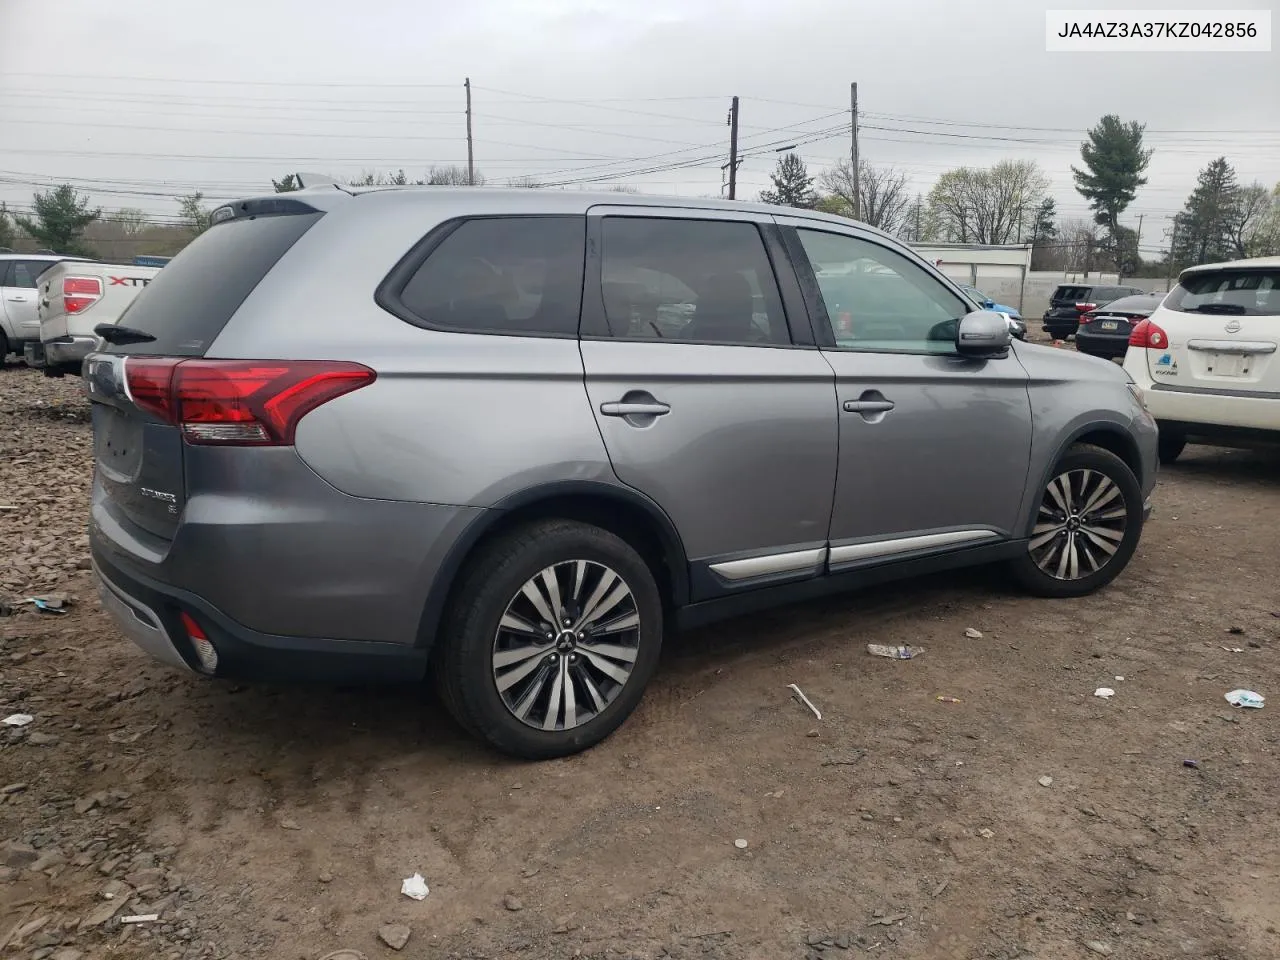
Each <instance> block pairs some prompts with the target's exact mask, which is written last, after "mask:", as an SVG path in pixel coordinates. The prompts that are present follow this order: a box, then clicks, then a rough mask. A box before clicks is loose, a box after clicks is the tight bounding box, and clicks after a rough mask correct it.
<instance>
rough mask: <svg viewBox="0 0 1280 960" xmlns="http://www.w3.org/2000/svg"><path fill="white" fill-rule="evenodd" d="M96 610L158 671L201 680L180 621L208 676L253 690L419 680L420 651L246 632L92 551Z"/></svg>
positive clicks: (189, 597)
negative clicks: (200, 641)
mask: <svg viewBox="0 0 1280 960" xmlns="http://www.w3.org/2000/svg"><path fill="white" fill-rule="evenodd" d="M92 553H93V567H94V572H95V573H96V574H97V577H98V585H99V593H100V595H101V597H102V605H103V606H104V607H105V608H106V610H107V612H108V613H109V614H110V615H111V617H112V619H113V620H114V621H115V622H116V625H117V626H118V627H119V628H120V630H121V632H122V633H124V635H125V636H126V637H128V639H130V640H131V641H133V643H134V644H136V645H137V646H138V647H140V648H141V649H142V650H143V651H145V652H146V653H148V654H150V655H151V656H152V657H154V658H155V659H157V660H159V661H161V662H162V663H167V664H169V665H170V666H174V667H179V668H182V669H186V670H190V671H192V672H199V673H207V671H205V670H203V669H201V667H200V661H199V659H198V658H197V656H196V652H195V648H194V646H193V645H192V643H191V641H190V640H189V639H188V638H187V635H186V630H185V629H184V628H183V626H182V621H181V616H182V614H183V613H186V614H187V615H188V616H190V617H191V618H192V619H193V620H195V622H196V623H197V624H199V626H200V628H201V629H202V630H203V631H204V633H205V636H206V637H207V638H208V640H209V642H210V643H212V644H213V647H214V649H215V650H216V651H217V655H218V661H217V667H216V669H215V670H214V671H213V674H212V675H213V676H217V677H226V678H231V679H239V680H249V681H257V682H264V681H265V682H283V683H289V682H317V683H343V684H352V683H400V682H415V681H418V680H421V679H422V677H423V676H424V675H425V673H426V666H427V651H426V650H425V649H423V648H418V647H411V646H407V645H405V644H399V643H380V642H373V641H360V640H331V639H325V638H321V637H282V636H274V635H271V634H265V633H259V632H257V631H254V630H250V629H249V628H248V627H245V626H244V625H243V624H239V623H236V622H235V621H233V620H231V619H230V618H229V617H226V616H224V615H223V614H222V613H221V612H219V611H218V610H216V609H215V608H214V607H212V606H211V605H210V604H208V603H207V602H205V601H204V600H203V599H201V598H200V597H198V596H196V595H195V594H192V593H188V592H187V591H184V590H178V589H176V588H174V587H171V586H167V585H164V584H160V583H157V582H155V581H153V580H150V579H149V578H146V577H141V576H139V575H137V574H134V573H126V572H125V571H124V570H122V569H121V568H120V567H118V566H116V565H114V564H112V563H111V561H110V559H109V558H107V557H106V556H105V555H104V554H103V552H102V551H101V550H100V549H99V548H98V547H97V546H96V545H94V546H93V547H92Z"/></svg>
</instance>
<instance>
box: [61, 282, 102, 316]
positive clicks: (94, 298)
mask: <svg viewBox="0 0 1280 960" xmlns="http://www.w3.org/2000/svg"><path fill="white" fill-rule="evenodd" d="M101 299H102V280H101V279H100V278H99V277H63V278H62V308H63V309H64V310H65V311H66V312H67V313H80V312H82V311H84V310H87V309H88V308H89V307H91V306H93V305H94V304H95V303H97V302H98V301H99V300H101Z"/></svg>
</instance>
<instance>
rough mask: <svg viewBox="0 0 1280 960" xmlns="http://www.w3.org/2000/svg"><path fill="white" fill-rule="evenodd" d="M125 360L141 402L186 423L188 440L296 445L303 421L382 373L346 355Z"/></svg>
mask: <svg viewBox="0 0 1280 960" xmlns="http://www.w3.org/2000/svg"><path fill="white" fill-rule="evenodd" d="M124 367H125V379H126V382H127V383H128V386H129V395H130V397H132V399H133V402H134V403H135V404H136V405H137V406H138V407H140V408H142V409H144V410H147V411H148V412H150V413H153V414H155V415H156V416H157V417H159V418H160V419H162V420H165V421H167V422H168V423H172V424H175V425H177V426H180V427H181V428H182V434H183V436H184V437H185V438H186V440H187V442H188V443H197V444H214V445H231V446H290V445H292V444H293V437H294V431H295V430H297V427H298V421H300V420H301V419H302V418H303V417H305V416H306V415H307V414H308V413H310V412H311V411H312V410H314V409H315V408H316V407H318V406H320V405H321V404H324V403H328V402H329V401H330V400H333V399H334V398H336V397H340V396H342V395H343V394H344V393H350V392H351V391H352V390H358V389H360V388H361V387H363V386H367V385H368V384H370V383H372V382H373V381H374V379H375V378H376V376H377V374H375V373H374V372H373V371H372V370H370V369H369V368H368V367H366V366H363V365H361V364H358V363H350V362H347V361H342V360H332V361H331V360H178V359H174V358H172V357H156V358H152V357H129V358H128V360H126V361H125V365H124Z"/></svg>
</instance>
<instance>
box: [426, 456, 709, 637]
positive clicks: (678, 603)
mask: <svg viewBox="0 0 1280 960" xmlns="http://www.w3.org/2000/svg"><path fill="white" fill-rule="evenodd" d="M552 517H555V518H559V519H565V520H578V521H580V522H582V523H590V524H592V525H594V526H598V527H601V528H602V529H605V530H608V531H609V532H611V533H613V534H615V535H617V536H618V537H621V538H622V539H623V540H625V541H626V542H627V543H628V544H630V545H631V547H632V548H634V549H635V550H636V551H637V552H638V553H639V554H640V555H641V557H643V558H644V561H645V563H647V564H648V565H649V569H650V570H651V571H653V575H654V578H655V579H656V580H657V581H658V589H659V592H660V593H661V595H662V600H663V604H664V606H666V607H667V608H668V613H670V612H671V611H673V610H675V609H677V608H679V607H682V606H685V605H686V604H688V602H689V562H688V558H687V556H686V554H685V550H684V545H683V543H682V542H681V540H680V535H679V532H678V531H677V530H676V527H675V524H674V523H672V522H671V518H670V517H668V516H667V514H666V512H665V511H663V509H662V508H661V507H660V506H658V504H656V503H654V502H653V501H652V500H651V499H649V498H648V497H646V496H644V495H643V494H641V493H640V492H638V491H636V490H632V489H631V488H630V487H622V486H617V485H614V484H610V483H605V482H601V481H595V480H566V481H557V482H552V483H545V484H539V485H538V486H535V487H531V488H529V489H526V490H522V491H520V492H519V493H515V494H511V495H510V496H508V497H505V498H504V499H503V500H501V501H499V502H498V503H496V504H494V505H493V507H492V508H490V509H488V510H485V511H484V512H483V513H482V514H481V515H480V516H479V517H477V518H476V519H475V520H474V521H472V522H471V524H470V525H469V526H467V527H466V528H465V529H464V530H463V532H462V534H461V535H460V536H459V537H458V539H457V540H456V541H455V542H454V544H453V545H452V547H450V549H449V551H448V553H447V554H446V555H445V558H444V560H443V561H442V562H441V564H440V568H439V571H438V572H437V574H436V577H435V579H434V582H433V584H432V586H431V589H430V592H429V593H428V595H427V601H426V604H425V605H424V608H423V612H422V617H421V620H420V621H419V624H418V635H417V639H416V644H415V645H416V646H418V647H420V648H427V649H429V648H430V647H431V646H433V645H434V643H435V640H436V637H437V635H438V633H439V628H440V624H441V622H442V621H443V619H444V615H445V612H446V611H447V610H448V608H449V604H450V602H451V601H452V599H453V596H454V592H455V590H456V588H457V584H458V581H459V579H460V574H461V573H462V571H463V569H464V568H465V567H466V564H467V562H468V560H470V558H471V557H473V556H475V554H476V551H477V550H478V549H480V548H481V547H482V546H483V545H484V544H485V543H488V542H489V541H490V540H492V539H493V538H494V537H498V536H501V535H502V534H504V533H506V532H507V531H508V530H512V529H515V528H516V527H519V526H523V525H524V524H526V523H530V522H532V521H535V520H542V519H549V518H552Z"/></svg>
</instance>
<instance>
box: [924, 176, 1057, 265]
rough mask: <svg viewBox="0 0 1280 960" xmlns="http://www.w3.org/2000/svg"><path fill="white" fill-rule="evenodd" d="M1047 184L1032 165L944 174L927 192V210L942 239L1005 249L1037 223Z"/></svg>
mask: <svg viewBox="0 0 1280 960" xmlns="http://www.w3.org/2000/svg"><path fill="white" fill-rule="evenodd" d="M1048 189H1049V178H1048V177H1046V176H1045V175H1044V173H1043V172H1041V170H1040V167H1039V165H1038V164H1037V163H1035V161H1033V160H1001V161H1000V162H999V163H997V164H996V165H995V166H993V167H990V168H987V169H975V168H972V167H960V168H958V169H956V170H948V171H947V172H946V173H944V174H943V175H942V176H941V177H939V178H938V182H937V183H936V184H935V185H934V188H933V189H932V190H931V191H930V192H929V209H930V212H931V213H932V214H933V215H934V217H935V219H936V222H937V225H938V230H939V233H940V235H941V236H942V238H943V239H946V240H952V241H958V242H960V243H989V244H1006V243H1015V242H1019V241H1020V240H1021V239H1022V233H1023V228H1024V226H1027V225H1030V224H1033V223H1034V222H1035V217H1036V214H1037V212H1038V210H1039V208H1040V204H1041V202H1042V201H1043V199H1044V197H1045V194H1046V193H1047V192H1048Z"/></svg>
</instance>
